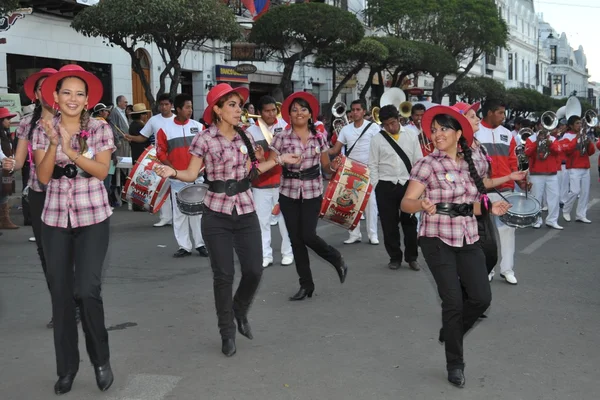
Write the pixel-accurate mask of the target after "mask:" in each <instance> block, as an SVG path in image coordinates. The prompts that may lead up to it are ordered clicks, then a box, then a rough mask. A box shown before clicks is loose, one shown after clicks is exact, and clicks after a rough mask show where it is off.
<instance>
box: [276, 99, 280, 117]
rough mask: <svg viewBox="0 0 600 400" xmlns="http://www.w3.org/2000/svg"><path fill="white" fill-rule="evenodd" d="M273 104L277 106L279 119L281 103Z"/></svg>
mask: <svg viewBox="0 0 600 400" xmlns="http://www.w3.org/2000/svg"><path fill="white" fill-rule="evenodd" d="M275 106H277V119H281V103H280V102H276V103H275Z"/></svg>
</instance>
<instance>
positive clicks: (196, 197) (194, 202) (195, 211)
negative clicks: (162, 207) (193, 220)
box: [175, 183, 208, 215]
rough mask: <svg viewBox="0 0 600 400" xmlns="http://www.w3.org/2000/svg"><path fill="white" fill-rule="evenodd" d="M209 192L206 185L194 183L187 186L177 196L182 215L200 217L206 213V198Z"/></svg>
mask: <svg viewBox="0 0 600 400" xmlns="http://www.w3.org/2000/svg"><path fill="white" fill-rule="evenodd" d="M207 191H208V185H207V184H205V183H193V184H191V185H185V186H184V187H183V189H181V190H180V191H179V192H177V193H176V194H175V199H176V200H177V207H178V208H179V211H181V213H182V214H185V215H200V214H202V212H203V211H204V197H205V196H206V192H207Z"/></svg>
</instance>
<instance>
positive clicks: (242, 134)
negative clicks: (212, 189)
mask: <svg viewBox="0 0 600 400" xmlns="http://www.w3.org/2000/svg"><path fill="white" fill-rule="evenodd" d="M233 129H235V131H236V132H237V133H238V135H240V137H241V138H242V141H243V142H244V145H246V148H247V149H248V156H249V157H250V162H251V163H252V166H251V167H250V173H249V174H248V178H249V179H250V180H251V181H252V180H254V179H256V178H257V177H258V175H260V170H259V169H258V167H257V165H258V159H257V158H256V154H255V153H254V147H252V142H250V139H249V138H248V136H247V135H246V132H244V130H243V129H242V128H240V127H239V126H234V127H233Z"/></svg>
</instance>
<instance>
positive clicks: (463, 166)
mask: <svg viewBox="0 0 600 400" xmlns="http://www.w3.org/2000/svg"><path fill="white" fill-rule="evenodd" d="M410 179H411V180H413V181H417V182H420V183H422V184H423V185H425V192H424V194H423V196H424V197H426V198H428V199H429V200H431V202H432V203H434V204H437V203H458V204H463V203H466V204H471V203H475V202H476V201H478V200H479V192H478V191H477V187H476V186H475V182H473V179H471V176H470V175H469V167H468V165H467V163H466V162H465V161H464V160H460V165H458V167H457V165H456V164H455V163H454V161H452V159H450V157H448V156H447V155H446V154H445V153H441V152H440V151H439V150H434V151H433V153H431V154H430V155H428V156H427V157H425V158H422V159H420V160H419V161H417V163H416V164H415V166H414V167H413V168H412V171H411V173H410ZM419 236H425V237H437V238H439V239H441V240H442V241H443V242H444V243H446V244H447V245H449V246H452V247H462V245H463V240H464V239H466V242H467V244H473V243H475V242H476V241H478V240H479V234H478V233H477V220H476V218H475V216H471V217H455V218H451V217H450V216H449V215H442V214H434V215H429V214H427V213H422V214H421V227H420V228H419Z"/></svg>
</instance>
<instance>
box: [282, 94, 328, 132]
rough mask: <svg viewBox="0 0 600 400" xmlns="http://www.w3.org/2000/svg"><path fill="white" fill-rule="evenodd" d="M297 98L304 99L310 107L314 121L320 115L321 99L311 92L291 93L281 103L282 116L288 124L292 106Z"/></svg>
mask: <svg viewBox="0 0 600 400" xmlns="http://www.w3.org/2000/svg"><path fill="white" fill-rule="evenodd" d="M296 99H303V100H304V101H306V102H307V103H308V105H309V107H310V111H311V114H312V118H313V121H315V120H316V119H317V116H319V100H317V98H316V97H315V96H313V94H312V93H309V92H295V93H292V94H291V95H289V96H288V97H287V98H286V99H285V100H284V101H283V104H282V105H281V118H283V120H284V121H285V122H287V123H288V124H289V123H290V106H291V105H292V103H293V102H294V100H296Z"/></svg>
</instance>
